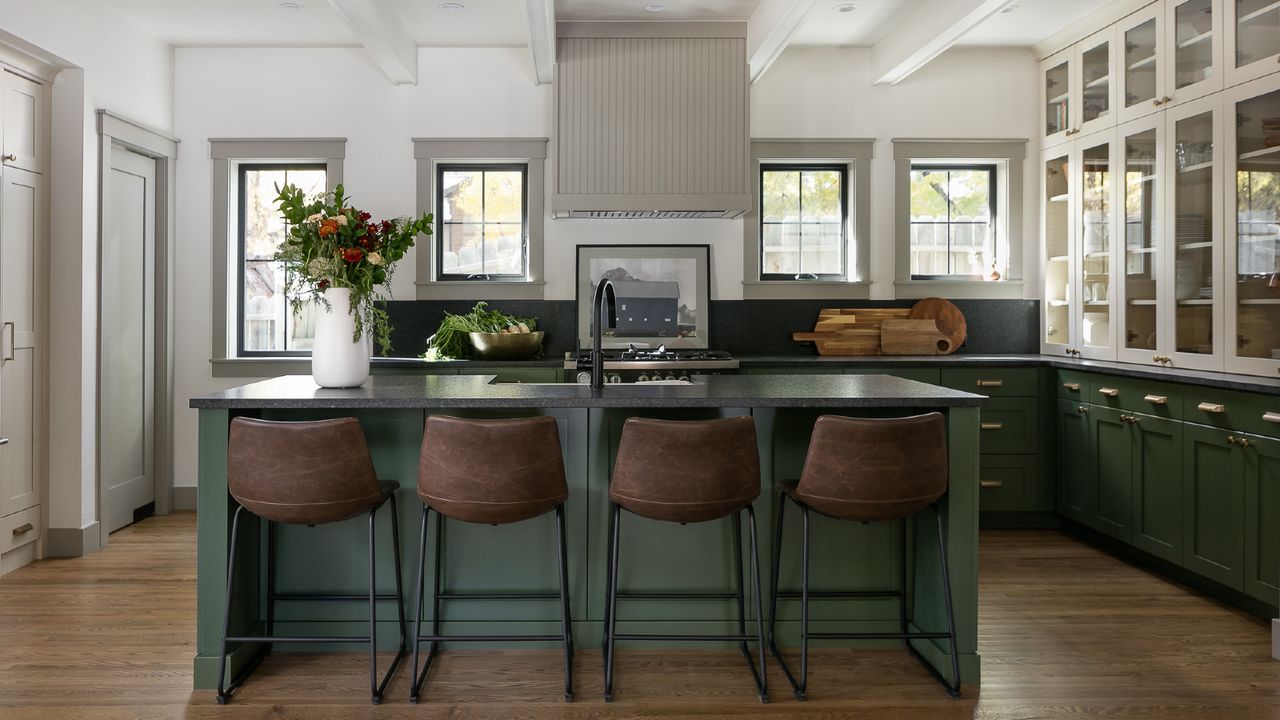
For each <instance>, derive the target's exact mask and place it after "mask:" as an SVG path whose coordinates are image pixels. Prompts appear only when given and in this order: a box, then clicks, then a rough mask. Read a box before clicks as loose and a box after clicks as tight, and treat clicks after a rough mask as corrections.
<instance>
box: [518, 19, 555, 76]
mask: <svg viewBox="0 0 1280 720" xmlns="http://www.w3.org/2000/svg"><path fill="white" fill-rule="evenodd" d="M524 8H525V12H526V13H527V14H528V16H529V52H530V53H532V54H533V76H534V81H535V82H536V83H537V84H539V85H547V84H549V83H551V82H552V81H553V80H555V77H556V74H555V69H556V0H524Z"/></svg>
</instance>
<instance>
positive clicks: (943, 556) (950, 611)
mask: <svg viewBox="0 0 1280 720" xmlns="http://www.w3.org/2000/svg"><path fill="white" fill-rule="evenodd" d="M933 512H934V514H935V515H937V517H938V560H939V561H940V562H941V564H942V594H943V597H944V598H945V599H946V603H947V635H948V636H949V638H948V639H949V640H950V641H951V685H950V686H948V687H947V693H948V694H950V695H951V697H953V698H956V697H960V654H959V652H958V651H957V649H956V615H955V609H954V607H953V606H952V601H951V572H950V570H949V568H948V567H947V528H946V521H945V520H943V518H942V508H941V507H939V506H938V505H937V504H936V503H935V504H934V506H933Z"/></svg>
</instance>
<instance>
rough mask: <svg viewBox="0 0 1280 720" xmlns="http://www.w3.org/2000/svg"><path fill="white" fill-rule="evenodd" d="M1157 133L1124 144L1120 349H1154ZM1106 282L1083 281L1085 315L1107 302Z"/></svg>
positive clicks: (1131, 136) (1142, 133)
mask: <svg viewBox="0 0 1280 720" xmlns="http://www.w3.org/2000/svg"><path fill="white" fill-rule="evenodd" d="M1159 167H1160V165H1159V163H1158V162H1157V158H1156V131H1155V130H1147V131H1145V132H1141V133H1138V134H1136V135H1130V136H1128V137H1126V138H1125V139H1124V273H1125V279H1124V294H1125V297H1124V298H1123V300H1124V338H1123V341H1124V346H1125V347H1127V348H1135V349H1145V350H1154V349H1155V347H1156V339H1157V338H1156V278H1157V275H1158V269H1157V268H1158V267H1159V262H1158V259H1157V257H1156V244H1157V237H1156V232H1155V218H1156V215H1157V210H1158V207H1157V204H1158V203H1159V190H1158V185H1159V183H1158V182H1157V181H1158V179H1159V178H1158V169H1159ZM1109 279H1110V278H1085V283H1084V296H1085V312H1091V311H1093V309H1094V307H1093V306H1094V305H1095V304H1104V303H1106V302H1107V281H1108V280H1109Z"/></svg>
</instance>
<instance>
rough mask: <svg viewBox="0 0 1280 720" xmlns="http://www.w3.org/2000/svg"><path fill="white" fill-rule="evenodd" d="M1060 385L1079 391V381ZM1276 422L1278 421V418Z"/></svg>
mask: <svg viewBox="0 0 1280 720" xmlns="http://www.w3.org/2000/svg"><path fill="white" fill-rule="evenodd" d="M1062 387H1063V388H1064V389H1066V390H1070V391H1071V392H1080V383H1062ZM1276 422H1280V420H1277V421H1276Z"/></svg>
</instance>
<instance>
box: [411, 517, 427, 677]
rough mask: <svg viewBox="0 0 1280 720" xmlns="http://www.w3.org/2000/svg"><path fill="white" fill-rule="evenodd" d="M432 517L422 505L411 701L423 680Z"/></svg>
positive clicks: (414, 606) (414, 612) (415, 594)
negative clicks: (422, 650)
mask: <svg viewBox="0 0 1280 720" xmlns="http://www.w3.org/2000/svg"><path fill="white" fill-rule="evenodd" d="M430 517H431V508H429V507H427V506H426V505H425V504H424V505H423V506H422V527H421V529H420V530H419V531H418V582H417V588H416V591H415V593H414V597H413V608H414V610H413V661H412V665H413V674H412V676H410V678H409V702H410V703H417V702H418V688H420V687H421V681H420V680H419V678H418V646H419V645H420V644H421V643H419V642H418V638H419V637H420V636H421V635H422V601H423V597H422V591H423V586H424V585H425V584H426V578H425V577H424V575H425V574H426V572H425V570H424V566H425V565H426V564H427V521H428V520H429V519H430Z"/></svg>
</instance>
